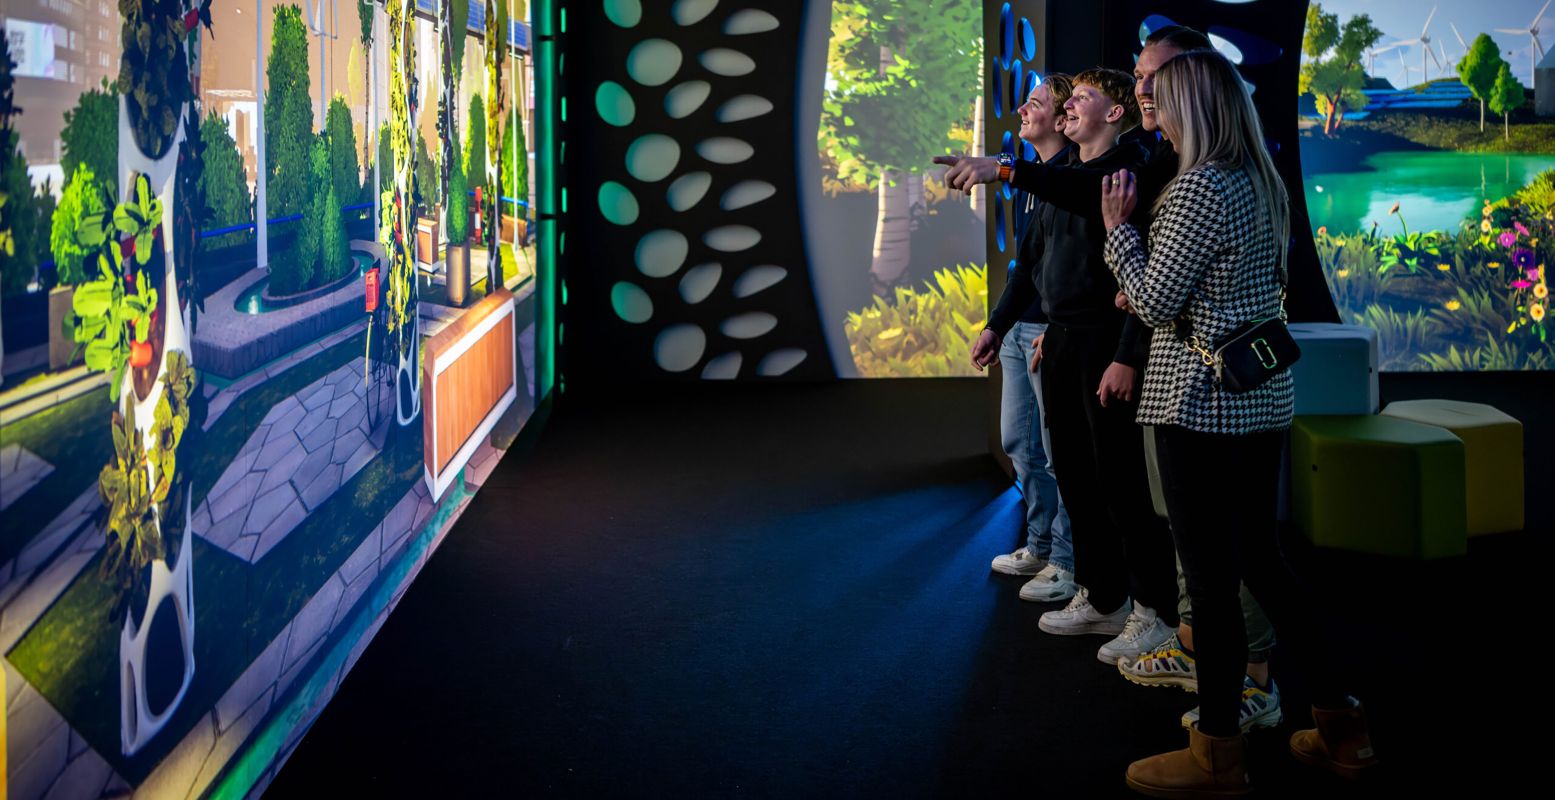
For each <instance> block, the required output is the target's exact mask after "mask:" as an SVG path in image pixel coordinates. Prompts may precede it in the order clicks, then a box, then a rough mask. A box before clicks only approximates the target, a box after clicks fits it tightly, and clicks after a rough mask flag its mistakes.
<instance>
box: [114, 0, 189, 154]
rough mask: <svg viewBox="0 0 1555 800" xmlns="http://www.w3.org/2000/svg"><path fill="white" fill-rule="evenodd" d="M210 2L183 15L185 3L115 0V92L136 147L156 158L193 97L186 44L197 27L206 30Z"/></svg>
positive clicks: (168, 141)
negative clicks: (118, 47)
mask: <svg viewBox="0 0 1555 800" xmlns="http://www.w3.org/2000/svg"><path fill="white" fill-rule="evenodd" d="M210 4H211V0H203V2H202V3H201V4H200V7H199V9H198V10H197V12H196V13H195V14H194V15H192V18H191V16H188V15H186V12H185V9H184V2H183V0H119V15H120V17H121V18H122V20H123V22H122V26H121V29H120V38H121V40H122V42H123V45H124V53H123V55H122V56H121V59H120V61H119V84H118V85H119V91H120V92H121V93H123V94H124V96H125V97H126V99H127V100H128V103H126V105H125V107H126V108H127V109H128V110H129V117H130V132H131V134H132V135H133V136H134V137H135V144H136V145H137V146H139V147H140V149H141V151H142V152H144V153H145V154H146V155H148V156H150V157H152V158H159V157H161V155H162V154H163V153H165V152H167V148H168V146H169V145H171V144H172V142H173V134H174V133H175V132H176V131H177V130H178V116H179V114H181V113H182V106H183V104H184V103H186V102H188V101H189V100H191V99H193V97H194V88H193V86H192V85H191V83H190V81H189V56H188V52H187V50H186V48H185V47H184V42H185V40H186V39H188V37H189V34H190V33H191V32H192V31H193V30H194V28H195V27H197V26H198V25H200V24H202V23H203V24H204V25H205V27H206V29H207V30H209V29H210V26H211V15H210Z"/></svg>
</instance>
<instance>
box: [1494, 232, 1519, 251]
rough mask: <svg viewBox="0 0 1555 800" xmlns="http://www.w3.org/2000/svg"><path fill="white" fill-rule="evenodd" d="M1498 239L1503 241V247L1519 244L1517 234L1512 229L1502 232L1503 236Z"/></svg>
mask: <svg viewBox="0 0 1555 800" xmlns="http://www.w3.org/2000/svg"><path fill="white" fill-rule="evenodd" d="M1497 241H1499V242H1501V246H1502V247H1511V246H1512V245H1514V244H1517V234H1515V233H1513V232H1511V231H1506V232H1505V233H1502V234H1501V238H1500V239H1498V240H1497Z"/></svg>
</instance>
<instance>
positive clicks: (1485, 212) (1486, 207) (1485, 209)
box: [1479, 200, 1490, 217]
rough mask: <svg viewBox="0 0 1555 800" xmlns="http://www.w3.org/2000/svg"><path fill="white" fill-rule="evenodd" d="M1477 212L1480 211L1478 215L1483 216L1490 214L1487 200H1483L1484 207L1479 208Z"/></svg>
mask: <svg viewBox="0 0 1555 800" xmlns="http://www.w3.org/2000/svg"><path fill="white" fill-rule="evenodd" d="M1479 213H1480V216H1483V217H1488V216H1490V201H1489V200H1486V201H1485V207H1484V208H1482V209H1480V210H1479Z"/></svg>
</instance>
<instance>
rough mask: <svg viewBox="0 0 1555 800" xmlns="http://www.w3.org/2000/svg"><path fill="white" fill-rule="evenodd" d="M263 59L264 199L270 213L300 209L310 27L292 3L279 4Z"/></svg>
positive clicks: (304, 186) (304, 191) (309, 102)
mask: <svg viewBox="0 0 1555 800" xmlns="http://www.w3.org/2000/svg"><path fill="white" fill-rule="evenodd" d="M270 31H271V33H270V58H269V61H268V62H266V65H265V78H266V81H267V82H268V84H269V86H268V88H267V89H266V91H265V150H266V153H265V166H266V168H267V170H268V171H269V174H268V175H266V176H265V181H266V184H265V185H266V187H267V188H266V190H265V191H266V203H267V204H268V211H269V213H270V214H271V215H273V216H285V215H289V214H296V213H300V212H301V211H302V209H303V207H304V206H306V205H307V204H308V198H309V197H310V196H311V193H310V192H309V189H308V151H309V149H310V148H311V147H312V143H313V99H312V97H310V96H309V94H308V90H309V86H310V85H311V84H310V80H309V78H308V31H307V29H306V28H305V27H304V26H303V24H302V11H301V10H300V9H299V8H297V6H295V5H287V6H278V7H276V9H275V20H274V22H273V23H272V25H271V29H270Z"/></svg>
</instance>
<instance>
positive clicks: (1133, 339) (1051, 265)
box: [1019, 142, 1150, 367]
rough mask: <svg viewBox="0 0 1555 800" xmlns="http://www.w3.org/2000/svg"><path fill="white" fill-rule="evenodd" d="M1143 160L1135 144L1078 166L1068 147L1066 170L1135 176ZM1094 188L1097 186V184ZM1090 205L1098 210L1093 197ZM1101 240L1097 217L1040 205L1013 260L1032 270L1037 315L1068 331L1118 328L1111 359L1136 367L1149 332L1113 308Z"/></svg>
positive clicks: (1103, 232)
mask: <svg viewBox="0 0 1555 800" xmlns="http://www.w3.org/2000/svg"><path fill="white" fill-rule="evenodd" d="M1147 157H1148V153H1147V152H1146V150H1145V148H1144V147H1142V146H1141V145H1140V144H1139V143H1137V142H1123V143H1121V144H1118V145H1116V146H1114V147H1113V148H1112V149H1111V150H1108V151H1107V152H1106V153H1103V154H1102V155H1100V156H1098V157H1096V158H1094V159H1091V160H1090V161H1084V162H1082V161H1081V160H1080V149H1079V148H1078V147H1072V148H1070V150H1069V165H1071V166H1076V167H1084V168H1085V169H1087V170H1100V171H1105V172H1108V173H1110V172H1115V171H1117V170H1120V169H1127V170H1132V171H1135V172H1138V171H1139V168H1140V165H1142V164H1143V163H1144V162H1145V159H1146V158H1147ZM1054 161H1055V162H1058V163H1061V162H1060V160H1059V159H1054ZM1093 174H1095V173H1093ZM1096 183H1097V185H1098V186H1100V180H1099V179H1098V180H1097V181H1096ZM1141 203H1143V199H1141ZM1096 204H1097V208H1098V210H1099V209H1100V206H1101V203H1100V198H1099V196H1098V198H1097V200H1096ZM1106 241H1107V228H1106V226H1105V225H1104V224H1102V221H1101V218H1100V215H1099V214H1094V213H1093V214H1088V215H1082V214H1077V213H1075V212H1073V211H1070V210H1067V209H1065V208H1063V207H1061V206H1060V205H1059V204H1057V203H1053V202H1050V203H1044V204H1042V205H1041V206H1039V207H1038V212H1037V218H1036V219H1034V220H1032V221H1031V223H1030V225H1029V226H1028V227H1027V229H1026V235H1025V236H1024V237H1023V238H1022V239H1021V244H1020V257H1019V261H1020V263H1021V264H1022V265H1024V264H1027V263H1029V264H1031V265H1032V269H1033V279H1034V280H1035V281H1036V284H1037V289H1038V291H1039V292H1040V294H1041V295H1042V310H1043V311H1044V312H1045V313H1046V314H1047V316H1048V319H1049V320H1050V321H1052V322H1053V323H1056V324H1058V325H1063V326H1065V327H1071V328H1121V329H1122V334H1121V336H1120V337H1119V341H1118V350H1117V354H1116V356H1115V357H1114V358H1113V360H1114V361H1116V362H1118V363H1120V364H1126V365H1128V366H1131V367H1140V366H1143V364H1144V363H1145V360H1146V356H1147V354H1148V350H1147V348H1148V347H1149V341H1150V337H1149V333H1150V331H1149V328H1148V327H1147V326H1145V325H1144V324H1143V323H1141V322H1140V321H1139V319H1138V317H1135V316H1133V315H1132V314H1127V313H1125V312H1123V311H1122V310H1120V309H1119V308H1118V307H1117V304H1116V302H1115V300H1116V297H1117V294H1118V282H1117V279H1115V278H1114V277H1113V276H1112V270H1111V269H1109V268H1108V267H1107V262H1106V260H1105V259H1104V258H1103V257H1102V247H1103V245H1104V244H1105V243H1106Z"/></svg>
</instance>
